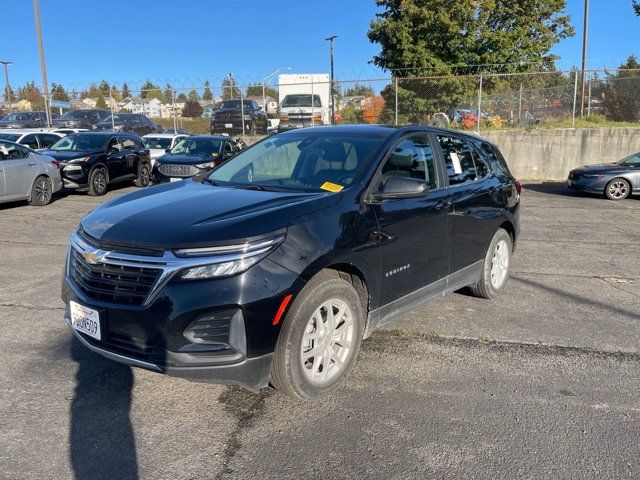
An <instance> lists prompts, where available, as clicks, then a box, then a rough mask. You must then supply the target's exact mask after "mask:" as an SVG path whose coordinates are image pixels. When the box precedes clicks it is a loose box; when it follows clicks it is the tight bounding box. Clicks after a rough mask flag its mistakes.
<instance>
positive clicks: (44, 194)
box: [36, 178, 52, 205]
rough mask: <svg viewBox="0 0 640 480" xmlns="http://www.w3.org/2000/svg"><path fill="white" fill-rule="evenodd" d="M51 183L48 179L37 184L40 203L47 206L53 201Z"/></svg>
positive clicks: (37, 195) (37, 196)
mask: <svg viewBox="0 0 640 480" xmlns="http://www.w3.org/2000/svg"><path fill="white" fill-rule="evenodd" d="M51 190H52V189H51V182H50V181H49V180H48V179H46V178H41V179H40V180H38V182H37V183H36V198H37V199H38V203H40V204H41V205H46V204H47V203H49V201H50V200H51V193H52V192H51Z"/></svg>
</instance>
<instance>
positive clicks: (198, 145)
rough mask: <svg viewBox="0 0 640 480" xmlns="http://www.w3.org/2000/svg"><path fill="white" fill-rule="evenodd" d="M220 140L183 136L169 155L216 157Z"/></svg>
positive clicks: (218, 152)
mask: <svg viewBox="0 0 640 480" xmlns="http://www.w3.org/2000/svg"><path fill="white" fill-rule="evenodd" d="M221 144H222V140H217V139H215V138H183V139H182V140H180V141H179V142H178V143H177V144H176V145H175V146H174V147H173V148H172V149H171V155H189V156H198V157H217V156H218V155H219V154H220V145H221Z"/></svg>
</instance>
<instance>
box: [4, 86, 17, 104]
mask: <svg viewBox="0 0 640 480" xmlns="http://www.w3.org/2000/svg"><path fill="white" fill-rule="evenodd" d="M9 100H11V101H12V102H14V101H15V100H16V93H15V92H14V91H13V88H11V85H6V86H5V87H4V101H5V102H8V101H9Z"/></svg>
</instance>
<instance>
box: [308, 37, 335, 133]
mask: <svg viewBox="0 0 640 480" xmlns="http://www.w3.org/2000/svg"><path fill="white" fill-rule="evenodd" d="M336 38H338V35H332V36H330V37H328V38H325V40H326V41H328V42H329V55H330V56H331V69H330V73H329V88H330V89H331V125H335V123H336V120H335V99H334V97H333V41H334V40H335V39H336ZM311 104H312V105H313V99H311Z"/></svg>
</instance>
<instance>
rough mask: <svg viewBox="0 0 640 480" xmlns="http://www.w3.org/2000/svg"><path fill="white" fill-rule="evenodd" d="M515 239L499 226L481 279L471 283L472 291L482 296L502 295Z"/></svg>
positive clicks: (507, 277) (477, 295) (507, 278)
mask: <svg viewBox="0 0 640 480" xmlns="http://www.w3.org/2000/svg"><path fill="white" fill-rule="evenodd" d="M512 252H513V241H512V240H511V236H510V235H509V234H508V233H507V231H506V230H504V229H503V228H499V229H498V231H497V232H496V233H495V235H494V236H493V239H492V240H491V243H490V244H489V248H488V249H487V254H486V255H485V257H484V262H483V265H482V276H481V277H480V280H478V281H477V282H476V283H474V284H473V285H471V286H470V287H469V288H470V289H471V293H473V294H474V295H475V296H476V297H480V298H495V297H497V296H498V295H500V294H501V293H502V292H503V290H504V288H505V286H506V285H507V281H508V280H509V272H510V269H511V254H512Z"/></svg>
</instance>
